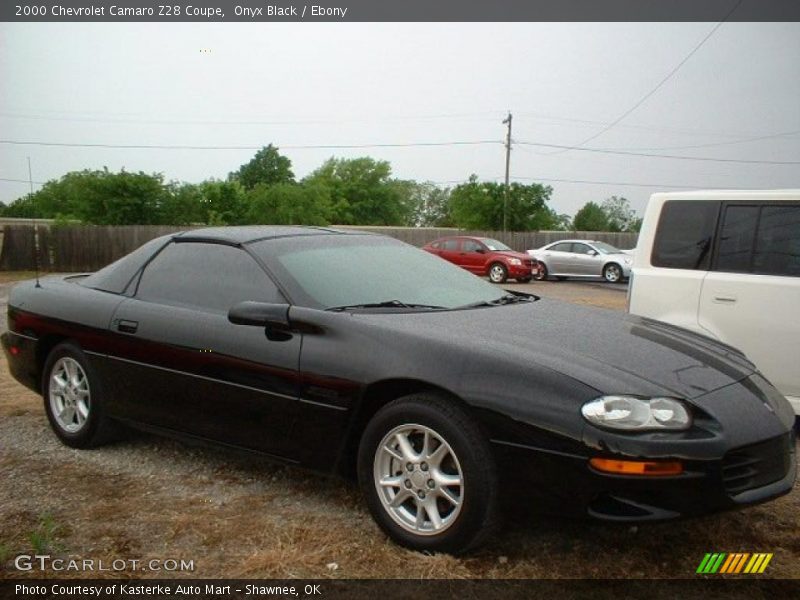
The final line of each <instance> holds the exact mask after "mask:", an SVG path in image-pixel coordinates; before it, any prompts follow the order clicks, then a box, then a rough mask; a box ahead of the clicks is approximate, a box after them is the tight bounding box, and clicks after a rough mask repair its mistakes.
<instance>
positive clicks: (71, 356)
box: [42, 343, 118, 448]
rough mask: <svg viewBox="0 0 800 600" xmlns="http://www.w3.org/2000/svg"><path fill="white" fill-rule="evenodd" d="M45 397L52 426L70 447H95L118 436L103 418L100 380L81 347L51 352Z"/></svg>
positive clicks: (65, 346)
mask: <svg viewBox="0 0 800 600" xmlns="http://www.w3.org/2000/svg"><path fill="white" fill-rule="evenodd" d="M42 395H43V397H44V408H45V412H46V413H47V419H48V420H49V421H50V426H51V427H52V428H53V431H54V432H55V434H56V435H57V436H58V438H59V439H60V440H61V441H62V442H63V443H64V444H66V445H67V446H71V447H72V448H91V447H93V446H98V445H100V444H103V443H106V442H108V441H111V440H112V439H114V438H115V437H116V435H117V433H118V426H117V425H116V424H115V423H113V422H111V421H110V420H109V419H108V418H106V417H105V416H104V415H103V407H102V390H101V387H100V381H99V380H98V377H97V375H96V374H95V372H94V370H93V369H92V367H91V365H90V364H89V361H88V360H87V359H86V355H85V354H84V353H83V352H82V351H81V349H80V348H79V347H78V346H77V345H75V344H72V343H63V344H59V345H58V346H56V347H55V348H53V350H52V351H51V352H50V354H49V356H48V357H47V360H46V361H45V365H44V369H43V371H42Z"/></svg>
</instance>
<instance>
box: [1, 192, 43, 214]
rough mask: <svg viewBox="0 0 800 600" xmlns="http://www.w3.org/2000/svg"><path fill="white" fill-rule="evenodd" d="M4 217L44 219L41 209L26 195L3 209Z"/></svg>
mask: <svg viewBox="0 0 800 600" xmlns="http://www.w3.org/2000/svg"><path fill="white" fill-rule="evenodd" d="M3 216H4V217H13V218H16V219H41V218H46V217H47V216H48V215H46V214H45V213H44V212H43V211H42V208H41V207H39V206H37V205H36V203H35V202H34V200H33V197H32V196H31V195H30V194H26V195H25V196H22V197H20V198H17V199H16V200H14V201H13V202H12V203H11V204H9V205H8V206H6V207H5V208H4V209H3Z"/></svg>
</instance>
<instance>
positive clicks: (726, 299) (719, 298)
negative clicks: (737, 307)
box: [713, 296, 736, 304]
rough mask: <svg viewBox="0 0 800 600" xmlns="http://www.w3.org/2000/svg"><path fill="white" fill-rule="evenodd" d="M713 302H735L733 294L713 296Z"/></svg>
mask: <svg viewBox="0 0 800 600" xmlns="http://www.w3.org/2000/svg"><path fill="white" fill-rule="evenodd" d="M713 301H714V302H715V303H717V304H736V297H735V296H714V300H713Z"/></svg>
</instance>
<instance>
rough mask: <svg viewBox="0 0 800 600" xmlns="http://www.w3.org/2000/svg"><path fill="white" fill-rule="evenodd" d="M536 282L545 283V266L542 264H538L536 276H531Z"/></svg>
mask: <svg viewBox="0 0 800 600" xmlns="http://www.w3.org/2000/svg"><path fill="white" fill-rule="evenodd" d="M533 278H534V279H535V280H536V281H545V280H546V279H547V265H545V264H544V263H543V262H541V261H540V262H539V269H538V270H537V271H536V274H535V275H534V276H533Z"/></svg>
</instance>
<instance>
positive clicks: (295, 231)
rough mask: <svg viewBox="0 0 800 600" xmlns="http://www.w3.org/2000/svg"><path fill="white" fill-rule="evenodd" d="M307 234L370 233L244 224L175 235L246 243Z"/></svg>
mask: <svg viewBox="0 0 800 600" xmlns="http://www.w3.org/2000/svg"><path fill="white" fill-rule="evenodd" d="M308 235H372V234H370V233H368V232H364V231H348V230H343V229H332V228H328V227H303V226H297V225H246V226H236V227H204V228H203V229H192V230H190V231H184V232H182V233H180V234H178V235H177V236H175V237H179V238H180V239H181V240H197V241H200V240H202V241H215V242H227V243H230V244H246V243H249V242H255V241H260V240H268V239H273V238H285V237H298V236H308Z"/></svg>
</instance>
